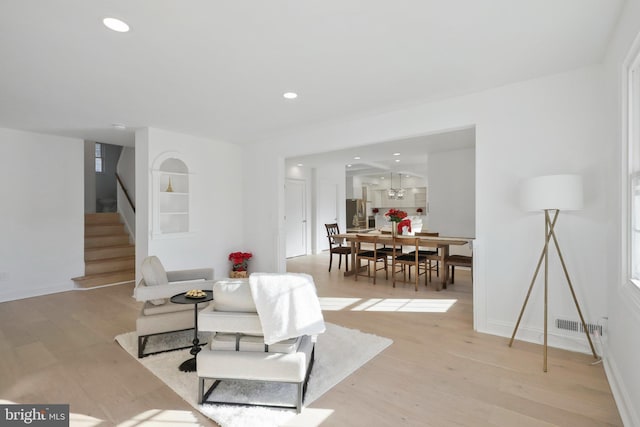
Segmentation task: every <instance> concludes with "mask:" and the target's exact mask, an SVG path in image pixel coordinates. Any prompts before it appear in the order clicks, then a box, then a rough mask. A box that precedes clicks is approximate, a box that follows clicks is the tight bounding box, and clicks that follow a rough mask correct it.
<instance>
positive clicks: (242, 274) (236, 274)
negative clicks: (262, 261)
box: [230, 270, 247, 279]
mask: <svg viewBox="0 0 640 427" xmlns="http://www.w3.org/2000/svg"><path fill="white" fill-rule="evenodd" d="M230 276H231V278H232V279H240V278H246V277H247V270H244V271H236V270H232V271H231V275H230Z"/></svg>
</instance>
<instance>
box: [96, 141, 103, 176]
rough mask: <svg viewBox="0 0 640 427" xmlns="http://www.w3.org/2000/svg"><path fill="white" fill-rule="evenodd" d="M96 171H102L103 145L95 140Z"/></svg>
mask: <svg viewBox="0 0 640 427" xmlns="http://www.w3.org/2000/svg"><path fill="white" fill-rule="evenodd" d="M96 172H97V173H102V172H104V147H103V146H102V144H100V143H99V142H96Z"/></svg>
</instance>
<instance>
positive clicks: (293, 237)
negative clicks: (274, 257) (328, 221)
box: [284, 179, 307, 258]
mask: <svg viewBox="0 0 640 427" xmlns="http://www.w3.org/2000/svg"><path fill="white" fill-rule="evenodd" d="M306 200H307V196H306V188H305V182H304V181H302V180H297V179H287V180H286V182H285V221H284V222H285V232H286V248H287V249H286V257H287V258H291V257H296V256H301V255H306V254H307V212H306V211H307V209H306Z"/></svg>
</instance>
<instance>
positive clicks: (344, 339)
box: [115, 323, 393, 427]
mask: <svg viewBox="0 0 640 427" xmlns="http://www.w3.org/2000/svg"><path fill="white" fill-rule="evenodd" d="M326 326H327V331H326V332H325V333H324V334H321V335H319V336H318V341H317V343H316V355H315V363H314V365H313V370H312V371H311V375H310V377H309V384H308V386H307V393H306V395H305V399H304V406H307V405H308V404H310V403H311V402H313V401H314V400H316V399H317V398H319V397H320V396H322V395H323V394H324V393H325V392H327V391H328V390H329V389H331V387H333V386H335V385H336V384H338V383H339V382H340V381H342V380H343V379H345V378H346V377H347V376H349V375H350V374H351V373H353V372H354V371H356V370H357V369H358V368H360V367H361V366H362V365H364V364H365V363H367V362H368V361H369V360H371V359H372V358H374V357H375V356H376V355H377V354H378V353H380V352H381V351H382V350H384V349H385V348H387V347H388V346H389V345H391V343H392V342H393V341H392V340H390V339H388V338H383V337H379V336H376V335H372V334H367V333H363V332H360V331H358V330H355V329H348V328H344V327H342V326H338V325H334V324H332V323H326ZM192 333H193V332H191V334H192ZM164 337H173V338H168V339H169V340H176V339H182V340H183V341H182V342H184V340H185V339H186V340H187V342H188V341H189V340H190V339H192V338H193V335H189V333H188V331H187V333H186V334H184V333H183V336H182V337H178V336H176V334H173V335H165V336H164ZM154 338H156V337H154ZM203 338H204V339H206V337H203ZM115 339H116V341H117V342H118V343H119V344H120V345H121V346H122V348H124V349H125V350H126V351H127V352H128V353H129V354H130V355H131V356H133V357H135V358H136V360H138V361H139V362H140V363H141V364H142V365H144V366H145V367H146V368H147V369H149V370H150V371H151V372H153V373H154V374H155V375H156V376H157V377H158V378H160V379H161V380H162V381H164V383H165V384H167V386H169V387H170V388H171V389H172V390H174V391H175V392H176V393H177V394H178V395H180V396H181V397H182V398H183V399H184V400H186V401H187V402H188V403H189V404H191V405H192V406H193V407H194V408H196V409H197V410H198V411H200V412H202V413H203V414H204V415H206V416H207V417H209V418H211V419H212V420H214V421H215V422H217V423H218V424H220V425H221V426H222V427H241V426H242V427H244V426H251V427H253V426H258V425H259V426H264V427H267V426H279V425H282V424H284V423H286V422H287V421H288V420H290V419H292V418H293V417H295V416H296V411H295V409H290V410H289V409H275V408H266V407H259V406H254V407H252V406H238V405H209V404H205V405H199V404H198V403H197V395H198V379H197V376H196V373H195V372H180V371H179V370H178V366H179V365H180V363H182V362H183V361H185V360H187V359H188V358H190V357H191V355H190V354H189V350H180V351H172V352H168V353H161V354H157V355H153V356H147V357H144V358H142V359H138V358H137V337H136V333H135V332H129V333H126V334H122V335H118V336H117V337H116V338H115ZM150 341H151V340H150ZM156 345H159V346H165V347H164V348H168V347H166V346H167V345H171V342H168V341H167V338H164V341H158V342H155V343H153V342H149V343H148V344H147V348H146V350H145V351H153V350H154V346H156ZM187 345H188V344H187ZM209 384H210V383H209V382H207V383H206V387H209ZM247 396H249V397H248V399H249V400H251V401H256V400H260V401H262V403H286V404H293V403H294V402H295V396H296V388H295V385H291V384H275V383H260V382H246V381H245V382H239V381H238V382H235V381H234V382H222V383H221V384H220V385H219V386H218V388H216V390H215V391H214V392H213V394H212V396H211V397H210V399H213V398H215V399H216V400H226V401H238V400H241V399H242V398H247ZM303 413H304V409H303Z"/></svg>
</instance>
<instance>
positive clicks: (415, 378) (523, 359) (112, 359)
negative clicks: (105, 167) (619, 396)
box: [0, 253, 622, 427]
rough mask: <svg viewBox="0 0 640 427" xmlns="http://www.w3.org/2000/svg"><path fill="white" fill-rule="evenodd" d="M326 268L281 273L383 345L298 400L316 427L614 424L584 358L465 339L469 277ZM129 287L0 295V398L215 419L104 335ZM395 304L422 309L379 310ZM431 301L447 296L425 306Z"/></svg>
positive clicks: (113, 417) (317, 263) (113, 413)
mask: <svg viewBox="0 0 640 427" xmlns="http://www.w3.org/2000/svg"><path fill="white" fill-rule="evenodd" d="M328 262H329V259H328V255H327V254H326V253H323V254H320V255H313V256H308V257H300V258H295V259H291V260H289V262H288V269H289V271H293V272H306V273H310V274H312V275H313V277H314V279H315V282H316V285H317V287H318V293H319V295H320V296H321V297H334V298H338V300H337V302H346V304H347V305H346V307H344V308H342V309H337V308H336V309H333V310H326V311H325V312H324V315H325V319H326V320H327V321H329V322H333V323H336V324H339V325H343V326H346V327H351V328H357V329H360V330H362V331H364V332H369V333H374V334H377V335H381V336H385V337H389V338H391V339H393V340H394V343H393V344H392V345H391V346H390V347H388V348H387V349H386V350H385V351H383V352H382V353H381V354H380V355H378V356H377V357H376V358H374V359H373V360H372V361H370V362H369V363H367V364H366V365H364V366H363V367H362V368H360V369H359V370H358V371H356V372H355V373H354V374H352V375H351V376H349V377H348V378H346V379H345V380H344V381H342V382H341V383H340V384H338V385H337V386H336V387H334V388H333V389H331V390H330V391H329V392H327V393H326V394H325V395H323V396H322V397H320V398H319V399H318V400H316V401H315V402H313V403H312V404H311V405H309V407H310V408H317V409H325V410H330V411H332V412H331V415H330V416H329V417H328V418H327V419H326V421H325V422H324V423H323V424H322V425H323V426H396V425H407V426H434V427H441V426H474V427H475V426H518V427H527V426H581V427H583V426H621V425H622V421H621V419H620V417H619V415H618V412H617V409H616V406H615V403H614V400H613V397H612V394H611V391H610V388H609V385H608V383H607V380H606V377H605V374H604V369H603V367H602V365H591V362H592V360H593V359H592V357H591V356H590V355H586V354H579V353H572V352H568V351H563V350H556V349H550V351H549V372H548V373H546V374H545V373H543V372H542V348H541V346H540V345H534V344H530V343H524V342H519V341H518V342H516V343H515V344H514V347H513V348H509V347H508V346H507V341H508V340H507V339H506V338H500V337H495V336H491V335H485V334H478V333H475V332H474V331H473V328H472V298H471V297H472V286H471V283H470V282H471V281H470V277H469V273H468V272H466V271H462V270H461V271H456V284H455V285H453V286H451V285H450V286H449V289H448V290H444V291H442V292H434V291H433V290H432V288H430V287H427V288H425V287H424V285H421V287H420V290H419V292H417V293H416V292H415V291H414V290H413V285H412V284H404V285H402V284H400V285H398V287H397V288H395V289H393V288H392V287H391V281H385V280H384V276H383V275H381V276H379V279H380V280H379V281H378V283H377V284H376V285H375V286H374V285H372V283H371V282H370V281H367V280H365V279H362V278H361V279H359V281H358V282H357V283H356V282H354V281H353V279H351V278H347V279H345V278H343V277H342V271H340V270H338V269H337V268H335V266H334V269H333V271H332V272H331V273H329V272H327V267H328ZM434 279H435V277H434ZM131 293H132V285H123V286H115V287H109V288H100V289H93V290H87V291H73V292H66V293H61V294H55V295H49V296H43V297H37V298H30V299H25V300H20V301H12V302H6V303H0V400H2V399H4V400H8V401H12V402H17V403H22V402H24V403H70V404H71V412H72V413H75V414H78V415H76V417H79V416H84V417H87V418H86V419H87V420H91V419H93V420H95V422H94V423H90V422H86V423H82V424H79V423H72V425H74V424H75V425H83V426H91V425H99V426H112V425H118V424H122V425H131V426H144V425H154V424H153V422H152V420H153V416H154V415H155V416H157V417H159V418H162V417H163V416H164V417H165V418H164V419H165V420H173V421H166V422H163V423H158V424H155V425H160V424H162V425H171V426H187V425H204V426H214V425H215V423H213V422H211V421H210V420H208V419H207V418H205V417H203V416H202V415H200V414H199V413H198V412H197V411H194V410H193V409H192V408H191V406H189V405H188V404H187V403H186V402H184V401H183V400H182V399H181V398H180V397H179V396H178V395H176V394H175V393H173V392H172V391H171V390H170V389H168V388H167V387H165V386H164V385H163V383H162V382H161V381H160V380H158V379H157V378H156V377H155V376H153V375H152V374H151V373H149V372H148V371H147V370H146V369H144V368H143V367H142V366H141V365H140V364H139V363H138V362H137V361H136V360H135V359H133V358H132V357H130V356H129V355H128V354H127V353H126V352H125V351H124V350H122V349H121V348H120V347H119V346H118V344H116V343H115V342H114V340H113V338H114V337H115V336H116V335H117V334H120V333H123V332H127V331H131V330H133V329H134V328H135V317H136V314H137V311H138V307H139V305H138V303H136V302H135V301H134V300H133V299H132V298H131ZM348 298H350V300H347V299H348ZM400 299H404V300H406V301H407V302H409V303H411V304H414V305H418V304H416V303H417V302H422V303H423V304H421V306H423V307H425V310H424V311H417V310H413V309H410V310H409V311H402V310H403V309H399V310H395V311H381V310H393V309H392V307H393V304H394V303H396V306H397V303H399V302H401V301H399V300H400ZM416 300H441V301H435V302H434V301H416ZM442 300H455V302H454V303H453V305H452V306H451V307H450V308H449V309H448V311H446V312H434V311H435V310H429V309H428V308H429V307H441V306H442V304H437V303H438V302H439V303H443V301H442ZM400 307H405V308H404V310H407V309H406V307H407V306H402V305H400ZM194 387H195V384H194ZM160 411H164V412H163V413H160V414H158V413H159V412H160ZM89 417H91V418H89ZM138 420H139V421H138Z"/></svg>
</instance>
